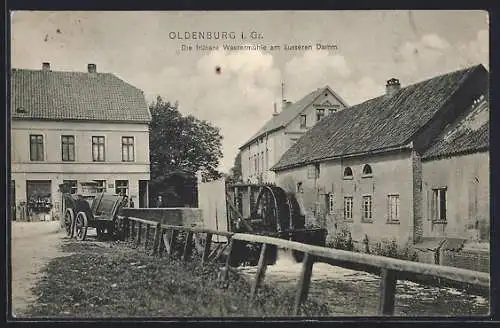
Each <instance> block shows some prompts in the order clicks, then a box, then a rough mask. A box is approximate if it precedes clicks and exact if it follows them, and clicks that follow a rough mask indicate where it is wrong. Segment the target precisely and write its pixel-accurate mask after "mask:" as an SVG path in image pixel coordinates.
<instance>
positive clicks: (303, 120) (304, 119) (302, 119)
mask: <svg viewBox="0 0 500 328" xmlns="http://www.w3.org/2000/svg"><path fill="white" fill-rule="evenodd" d="M306 127H307V115H300V128H301V129H305V128H306Z"/></svg>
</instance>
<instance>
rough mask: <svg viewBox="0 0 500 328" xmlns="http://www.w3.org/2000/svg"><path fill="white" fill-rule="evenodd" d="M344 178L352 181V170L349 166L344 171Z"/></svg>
mask: <svg viewBox="0 0 500 328" xmlns="http://www.w3.org/2000/svg"><path fill="white" fill-rule="evenodd" d="M344 178H347V179H352V169H351V168H350V167H349V166H348V167H346V168H345V169H344Z"/></svg>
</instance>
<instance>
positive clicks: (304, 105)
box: [240, 86, 347, 183]
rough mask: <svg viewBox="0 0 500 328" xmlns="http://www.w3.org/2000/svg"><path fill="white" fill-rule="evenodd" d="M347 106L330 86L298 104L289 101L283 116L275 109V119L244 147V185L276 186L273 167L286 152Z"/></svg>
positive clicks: (242, 159)
mask: <svg viewBox="0 0 500 328" xmlns="http://www.w3.org/2000/svg"><path fill="white" fill-rule="evenodd" d="M346 106H347V105H346V103H345V102H344V101H343V100H342V99H341V98H340V97H339V96H338V95H337V94H336V93H335V92H334V91H332V90H331V89H330V88H329V87H328V86H326V87H324V88H320V89H317V90H314V91H313V92H311V93H309V94H308V95H306V96H305V97H304V98H302V99H301V100H299V101H297V102H295V103H290V102H286V101H285V102H284V103H283V108H282V111H281V112H280V113H278V112H277V109H276V108H275V112H274V114H273V117H272V118H271V119H270V120H269V121H268V122H267V123H266V124H265V125H264V126H263V127H262V128H261V129H260V130H259V131H258V132H257V133H256V134H255V135H253V136H252V137H251V138H250V139H249V140H248V141H247V142H246V143H245V144H244V145H243V146H241V147H240V151H241V171H242V179H243V182H245V183H274V182H275V176H274V172H272V171H271V170H270V168H271V167H272V166H273V165H274V164H276V163H277V162H278V160H279V159H280V157H281V156H282V155H283V153H284V152H285V151H286V150H287V149H289V148H290V147H291V146H292V145H293V144H294V143H295V142H296V141H297V140H298V138H300V136H302V135H303V134H304V133H305V132H306V131H307V130H308V129H309V128H311V127H312V126H314V124H316V123H317V122H318V121H319V120H321V119H322V118H323V117H325V116H327V115H329V114H331V113H335V112H337V111H340V110H342V109H344V108H345V107H346Z"/></svg>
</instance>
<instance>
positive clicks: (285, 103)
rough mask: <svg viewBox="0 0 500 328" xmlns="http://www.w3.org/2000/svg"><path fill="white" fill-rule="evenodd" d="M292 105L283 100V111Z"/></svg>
mask: <svg viewBox="0 0 500 328" xmlns="http://www.w3.org/2000/svg"><path fill="white" fill-rule="evenodd" d="M291 104H292V102H291V101H287V100H286V99H283V109H285V108H288V106H290V105H291Z"/></svg>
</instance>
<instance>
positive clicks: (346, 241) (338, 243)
mask: <svg viewBox="0 0 500 328" xmlns="http://www.w3.org/2000/svg"><path fill="white" fill-rule="evenodd" d="M326 246H327V247H330V248H336V249H342V250H345V251H351V252H352V251H354V242H353V241H352V236H351V232H350V231H349V229H348V228H347V227H341V228H340V229H338V230H337V232H336V234H335V236H333V239H332V240H331V241H328V242H327V243H326Z"/></svg>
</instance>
